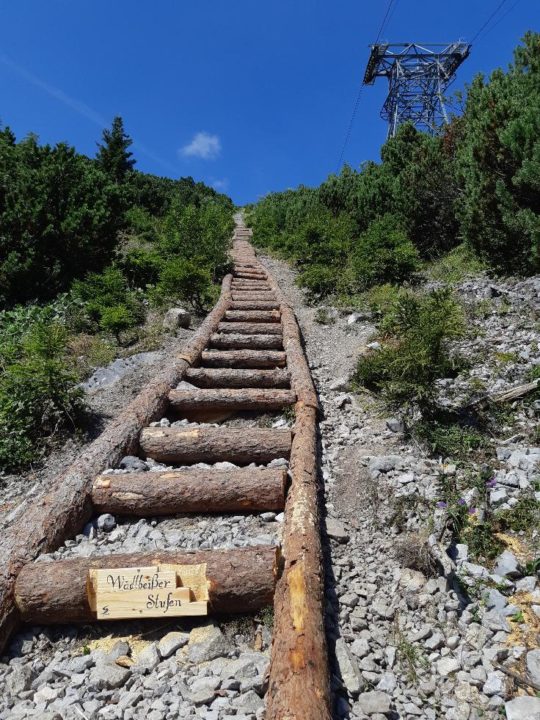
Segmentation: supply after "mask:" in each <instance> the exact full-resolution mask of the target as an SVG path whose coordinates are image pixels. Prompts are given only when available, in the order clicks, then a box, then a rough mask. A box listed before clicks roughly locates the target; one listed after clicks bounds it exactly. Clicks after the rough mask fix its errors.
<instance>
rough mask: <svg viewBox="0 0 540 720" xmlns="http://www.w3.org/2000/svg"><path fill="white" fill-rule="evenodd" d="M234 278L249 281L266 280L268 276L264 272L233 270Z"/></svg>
mask: <svg viewBox="0 0 540 720" xmlns="http://www.w3.org/2000/svg"><path fill="white" fill-rule="evenodd" d="M233 277H235V278H247V279H248V280H266V279H267V277H268V275H267V273H265V272H263V271H262V270H256V269H253V270H248V269H246V270H233Z"/></svg>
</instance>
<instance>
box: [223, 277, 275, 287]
mask: <svg viewBox="0 0 540 720" xmlns="http://www.w3.org/2000/svg"><path fill="white" fill-rule="evenodd" d="M231 287H232V288H254V289H255V290H260V289H265V290H267V289H269V288H270V285H269V284H268V280H248V278H233V281H232V286H231Z"/></svg>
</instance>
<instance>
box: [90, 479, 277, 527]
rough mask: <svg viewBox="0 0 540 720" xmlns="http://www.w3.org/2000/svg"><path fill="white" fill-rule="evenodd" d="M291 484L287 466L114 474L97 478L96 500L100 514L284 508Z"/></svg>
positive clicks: (142, 514) (95, 503)
mask: <svg viewBox="0 0 540 720" xmlns="http://www.w3.org/2000/svg"><path fill="white" fill-rule="evenodd" d="M286 483H287V470H286V469H285V468H261V469H253V468H238V469H236V470H215V469H212V470H199V469H195V468H194V469H192V470H191V469H188V470H174V471H171V472H141V473H125V474H122V475H113V474H108V475H99V476H98V477H97V478H96V480H95V482H94V486H93V488H92V502H93V504H94V509H95V511H96V512H98V513H106V512H110V513H114V514H115V515H135V516H137V517H151V516H153V515H174V514H176V513H208V512H216V513H217V512H219V513H224V512H262V511H265V510H270V511H279V510H282V509H283V507H284V506H285V487H286Z"/></svg>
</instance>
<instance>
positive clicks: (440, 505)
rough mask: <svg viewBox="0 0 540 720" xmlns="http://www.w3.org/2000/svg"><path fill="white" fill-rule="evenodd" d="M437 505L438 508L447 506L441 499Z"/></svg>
mask: <svg viewBox="0 0 540 720" xmlns="http://www.w3.org/2000/svg"><path fill="white" fill-rule="evenodd" d="M437 507H438V508H445V507H446V503H445V502H443V501H442V500H440V501H439V502H438V503H437Z"/></svg>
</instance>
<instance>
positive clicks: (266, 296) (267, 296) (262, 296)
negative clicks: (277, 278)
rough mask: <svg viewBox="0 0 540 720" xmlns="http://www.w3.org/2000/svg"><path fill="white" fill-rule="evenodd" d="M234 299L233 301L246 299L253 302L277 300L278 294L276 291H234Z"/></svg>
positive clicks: (244, 300)
mask: <svg viewBox="0 0 540 720" xmlns="http://www.w3.org/2000/svg"><path fill="white" fill-rule="evenodd" d="M232 300H233V302H246V301H253V302H264V301H269V302H276V296H275V295H274V293H260V292H256V293H243V292H242V293H235V292H233V293H232Z"/></svg>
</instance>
